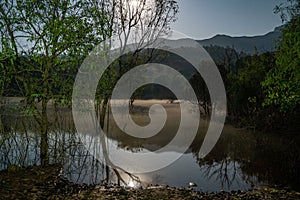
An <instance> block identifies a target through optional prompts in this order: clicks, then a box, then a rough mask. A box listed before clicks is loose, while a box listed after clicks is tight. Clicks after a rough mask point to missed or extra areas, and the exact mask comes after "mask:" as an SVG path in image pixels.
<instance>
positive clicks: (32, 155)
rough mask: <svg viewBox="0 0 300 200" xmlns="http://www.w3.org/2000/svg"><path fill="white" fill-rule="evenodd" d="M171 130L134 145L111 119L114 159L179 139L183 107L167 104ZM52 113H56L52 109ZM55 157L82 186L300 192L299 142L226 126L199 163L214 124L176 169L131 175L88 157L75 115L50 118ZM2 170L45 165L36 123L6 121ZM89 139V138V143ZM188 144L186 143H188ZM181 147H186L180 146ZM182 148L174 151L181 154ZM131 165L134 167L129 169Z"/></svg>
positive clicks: (143, 119) (13, 115)
mask: <svg viewBox="0 0 300 200" xmlns="http://www.w3.org/2000/svg"><path fill="white" fill-rule="evenodd" d="M164 106H165V107H166V108H167V114H168V118H167V123H166V126H165V127H164V128H163V129H162V130H161V131H160V132H159V133H158V135H156V136H153V137H151V138H148V139H133V138H132V137H131V136H128V135H126V134H124V133H123V131H122V130H120V129H119V128H118V127H117V126H116V124H115V123H114V121H113V119H112V118H110V119H109V120H108V121H109V123H107V124H108V126H107V124H106V128H105V129H106V130H107V128H108V130H109V132H108V133H107V136H108V137H107V140H106V141H105V142H106V144H108V146H107V147H108V153H109V154H110V155H113V150H112V149H111V148H110V145H109V144H115V145H117V146H118V148H120V149H123V150H124V151H128V152H132V153H134V152H140V151H145V150H146V151H155V150H157V149H159V148H161V147H163V146H165V145H166V144H168V141H169V140H170V139H172V138H173V137H174V133H176V130H177V128H178V123H179V119H180V114H179V113H178V112H177V111H178V110H177V108H178V105H176V104H167V103H166V104H165V105H164ZM134 108H135V109H133V110H132V117H133V120H134V121H135V122H136V123H137V124H139V125H146V124H147V123H149V117H148V112H147V107H144V106H142V105H139V104H136V106H135V107H134ZM50 110H51V109H50ZM49 118H50V120H51V127H50V133H49V156H50V162H51V163H62V166H63V167H62V170H61V176H62V177H64V178H66V179H68V180H70V181H73V182H76V183H86V184H99V183H104V182H111V183H118V182H119V183H120V184H123V185H132V186H139V185H143V186H146V185H148V184H168V185H171V186H177V187H181V186H183V187H187V186H188V183H189V182H195V183H197V185H198V186H197V189H198V190H202V191H219V190H221V189H223V190H238V189H240V190H243V189H249V188H251V186H256V185H261V184H270V185H274V184H281V185H282V186H290V187H292V188H293V189H296V190H299V189H300V188H299V185H300V181H299V177H300V174H299V171H300V169H299V167H298V163H299V161H300V155H299V154H300V153H299V152H300V147H299V141H300V140H299V139H300V138H299V136H297V135H290V134H287V133H286V134H284V135H283V136H282V135H275V134H263V133H252V132H249V131H246V130H243V129H236V128H233V127H231V126H229V125H227V126H225V128H224V130H223V133H222V135H221V138H220V140H219V141H218V143H217V145H216V146H215V148H214V149H213V151H212V152H210V154H209V155H208V156H207V157H205V158H204V159H200V158H199V157H198V152H199V150H200V147H201V144H202V141H203V138H204V136H205V132H206V130H207V126H208V121H206V120H202V121H201V122H200V128H199V131H198V134H197V137H196V139H195V140H194V142H193V143H192V145H191V146H190V148H189V149H188V150H187V151H186V152H185V154H184V155H183V156H182V157H180V158H179V159H178V160H177V161H176V162H174V163H173V164H172V165H170V166H168V167H166V168H163V169H161V170H159V171H155V172H151V173H144V174H131V173H128V172H127V171H124V170H121V169H113V168H107V167H106V163H105V159H104V156H100V158H102V159H95V158H94V156H92V155H95V154H99V155H102V154H103V150H102V149H101V148H100V149H99V148H92V149H93V151H94V152H88V151H87V150H86V148H85V147H84V145H82V142H81V141H80V139H82V138H79V137H78V134H77V133H75V129H74V124H73V121H72V114H71V111H70V110H69V109H59V111H57V112H55V110H52V112H50V117H49ZM1 122H2V125H3V126H2V128H1V130H2V132H1V134H0V145H1V146H0V169H5V168H7V167H8V166H9V165H20V166H29V165H39V164H40V160H39V144H40V136H39V133H38V131H37V124H36V123H35V122H34V120H33V119H32V118H30V117H23V116H22V115H20V113H17V112H16V111H13V112H5V113H4V114H3V115H2V116H1ZM86 139H87V140H88V139H89V138H88V136H87V138H86ZM183 143H184V141H183ZM177 145H178V146H179V147H180V144H177ZM176 148H177V146H176V147H174V149H172V152H173V153H175V154H176V153H178V154H179V153H180V152H176ZM129 164H130V163H129Z"/></svg>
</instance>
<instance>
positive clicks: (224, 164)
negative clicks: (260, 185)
mask: <svg viewBox="0 0 300 200" xmlns="http://www.w3.org/2000/svg"><path fill="white" fill-rule="evenodd" d="M200 170H201V171H202V173H203V176H204V177H205V178H207V179H215V181H216V182H219V183H221V186H222V188H231V186H232V185H233V183H237V184H239V181H240V177H239V173H238V170H239V164H238V162H236V161H231V159H230V158H225V159H223V160H221V161H219V162H213V163H212V164H204V165H202V166H200Z"/></svg>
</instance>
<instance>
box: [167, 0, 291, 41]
mask: <svg viewBox="0 0 300 200" xmlns="http://www.w3.org/2000/svg"><path fill="white" fill-rule="evenodd" d="M177 2H178V5H179V13H178V15H177V18H178V19H177V21H176V22H175V23H173V24H172V26H171V27H172V28H173V29H174V30H176V31H179V32H181V33H183V34H185V35H187V36H189V37H191V38H194V39H206V38H211V37H213V36H215V35H216V34H226V35H230V36H253V35H263V34H266V33H268V32H270V31H272V30H274V28H275V27H277V26H280V25H282V23H281V19H280V17H279V15H278V14H274V11H273V9H274V7H275V6H276V5H279V4H280V3H283V2H286V0H177Z"/></svg>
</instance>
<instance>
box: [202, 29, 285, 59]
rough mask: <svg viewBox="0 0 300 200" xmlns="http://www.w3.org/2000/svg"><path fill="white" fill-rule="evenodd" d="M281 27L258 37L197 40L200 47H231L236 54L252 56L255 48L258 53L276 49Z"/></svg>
mask: <svg viewBox="0 0 300 200" xmlns="http://www.w3.org/2000/svg"><path fill="white" fill-rule="evenodd" d="M282 28H283V26H279V27H277V28H275V29H274V31H271V32H269V33H267V34H265V35H260V36H252V37H247V36H242V37H231V36H228V35H216V36H214V37H212V38H210V39H205V40H198V42H199V43H200V44H201V45H202V46H221V47H232V48H234V49H235V50H236V51H238V52H244V53H246V54H251V55H253V54H254V53H255V51H256V50H255V48H256V49H257V52H258V53H264V52H267V51H274V50H275V49H276V41H278V39H279V38H280V37H281V30H282Z"/></svg>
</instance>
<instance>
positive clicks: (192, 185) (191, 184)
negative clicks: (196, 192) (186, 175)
mask: <svg viewBox="0 0 300 200" xmlns="http://www.w3.org/2000/svg"><path fill="white" fill-rule="evenodd" d="M189 187H197V184H196V183H194V182H189Z"/></svg>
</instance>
